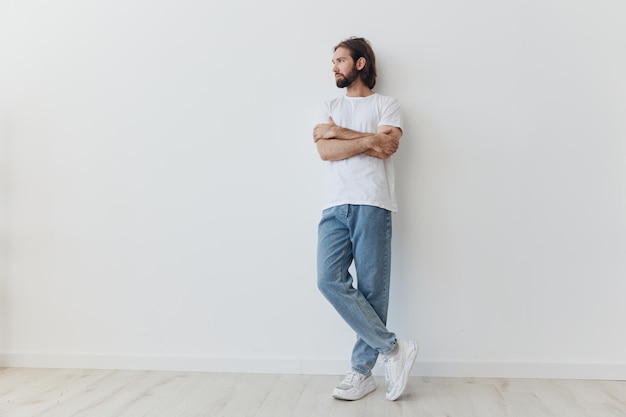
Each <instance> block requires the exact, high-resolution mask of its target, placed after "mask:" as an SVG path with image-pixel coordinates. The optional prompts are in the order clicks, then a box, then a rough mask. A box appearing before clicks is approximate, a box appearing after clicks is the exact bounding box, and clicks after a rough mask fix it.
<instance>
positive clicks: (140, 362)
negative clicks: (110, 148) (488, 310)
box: [0, 353, 626, 381]
mask: <svg viewBox="0 0 626 417" xmlns="http://www.w3.org/2000/svg"><path fill="white" fill-rule="evenodd" d="M0 367H5V368H71V369H124V370H151V371H179V372H225V373H268V374H311V375H341V374H344V373H345V372H346V371H347V370H349V368H350V363H349V361H348V360H339V359H296V358H263V359H262V358H210V357H193V356H182V357H166V356H123V355H72V354H40V353H3V354H0ZM373 373H374V374H375V375H383V374H384V368H383V366H382V364H380V363H379V364H377V366H376V367H375V368H374V370H373ZM411 374H412V375H413V376H423V377H445V378H462V377H474V378H539V379H594V380H622V381H623V380H626V363H556V362H545V363H541V362H504V361H425V360H419V358H418V361H417V362H416V364H415V367H414V368H413V371H412V373H411Z"/></svg>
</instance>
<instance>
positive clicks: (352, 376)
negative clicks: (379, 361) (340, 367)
mask: <svg viewBox="0 0 626 417" xmlns="http://www.w3.org/2000/svg"><path fill="white" fill-rule="evenodd" d="M358 379H359V375H358V373H357V372H355V371H350V372H348V375H346V378H345V379H344V380H343V382H344V384H348V385H354V381H357V380H358Z"/></svg>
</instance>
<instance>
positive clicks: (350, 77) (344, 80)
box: [335, 65, 359, 88]
mask: <svg viewBox="0 0 626 417" xmlns="http://www.w3.org/2000/svg"><path fill="white" fill-rule="evenodd" d="M358 77H359V71H357V69H356V65H355V66H353V67H352V69H351V70H350V72H349V73H348V74H347V75H343V74H341V77H339V78H336V79H335V82H336V83H337V87H339V88H345V87H348V86H349V85H350V84H352V83H353V82H354V80H356V79H357V78H358Z"/></svg>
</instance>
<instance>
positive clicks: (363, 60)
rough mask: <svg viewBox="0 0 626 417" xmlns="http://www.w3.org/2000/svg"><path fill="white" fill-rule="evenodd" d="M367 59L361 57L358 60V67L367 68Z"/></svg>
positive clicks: (359, 68) (360, 68)
mask: <svg viewBox="0 0 626 417" xmlns="http://www.w3.org/2000/svg"><path fill="white" fill-rule="evenodd" d="M366 62H367V61H366V60H365V58H364V57H360V58H359V59H357V60H356V69H357V70H359V71H361V70H362V69H363V68H365V63H366Z"/></svg>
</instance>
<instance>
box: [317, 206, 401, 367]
mask: <svg viewBox="0 0 626 417" xmlns="http://www.w3.org/2000/svg"><path fill="white" fill-rule="evenodd" d="M353 261H354V266H355V270H356V275H357V284H356V288H355V287H354V285H353V279H352V275H351V274H350V272H348V268H349V267H350V265H351V264H352V262H353ZM390 272H391V212H390V211H388V210H385V209H382V208H379V207H374V206H357V205H350V204H346V205H341V206H335V207H331V208H328V209H326V210H324V211H323V212H322V219H321V221H320V223H319V227H318V246H317V285H318V287H319V289H320V291H321V292H322V294H323V295H324V296H325V297H326V299H327V300H328V301H329V302H330V303H331V304H332V305H333V307H334V308H335V310H337V312H338V313H339V315H341V317H342V318H343V319H344V320H345V321H346V323H348V325H349V326H350V327H351V328H352V329H353V330H354V331H355V332H356V334H357V341H356V343H355V345H354V349H353V350H352V369H353V370H354V371H357V372H360V373H362V374H364V375H369V374H370V373H371V371H372V368H373V367H374V365H375V364H376V359H377V358H378V354H385V353H389V352H391V351H392V350H393V349H395V345H396V335H395V334H394V333H392V332H390V331H389V330H387V327H386V322H387V308H388V306H389V281H390Z"/></svg>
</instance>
